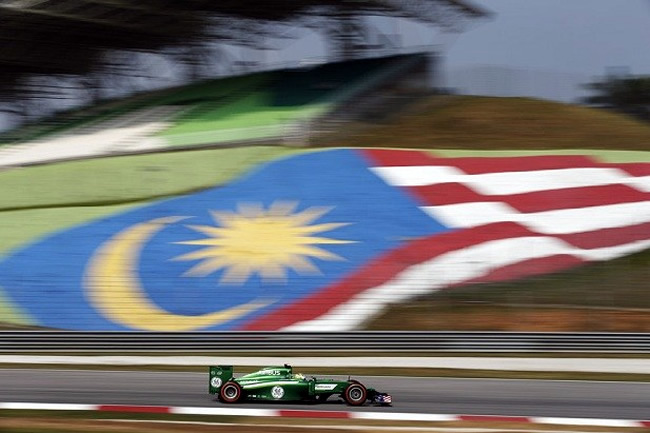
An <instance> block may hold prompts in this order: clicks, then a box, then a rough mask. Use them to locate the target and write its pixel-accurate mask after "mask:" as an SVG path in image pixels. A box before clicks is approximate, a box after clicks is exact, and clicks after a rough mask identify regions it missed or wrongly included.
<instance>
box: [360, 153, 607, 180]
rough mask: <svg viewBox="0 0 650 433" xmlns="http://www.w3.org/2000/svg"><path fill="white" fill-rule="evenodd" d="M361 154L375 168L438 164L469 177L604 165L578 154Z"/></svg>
mask: <svg viewBox="0 0 650 433" xmlns="http://www.w3.org/2000/svg"><path fill="white" fill-rule="evenodd" d="M361 152H362V154H363V155H364V156H365V157H366V158H367V159H369V160H370V162H371V166H379V167H402V166H424V165H438V166H448V167H456V168H458V169H460V170H462V171H464V172H465V173H467V174H487V173H503V172H506V171H536V170H554V169H563V168H576V167H580V168H583V167H602V164H601V163H599V162H597V161H594V160H593V159H592V158H590V157H588V156H574V155H539V156H509V157H508V156H506V157H464V158H440V157H435V156H432V155H430V154H428V153H425V152H422V151H403V150H391V149H363V150H362V151H361Z"/></svg>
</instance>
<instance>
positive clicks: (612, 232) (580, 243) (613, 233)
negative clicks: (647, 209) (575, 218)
mask: <svg viewBox="0 0 650 433" xmlns="http://www.w3.org/2000/svg"><path fill="white" fill-rule="evenodd" d="M555 237H556V238H559V239H562V240H563V241H564V242H567V243H569V244H571V245H573V246H576V247H578V248H582V249H585V250H590V249H595V248H606V247H613V246H616V245H624V244H628V243H630V242H636V241H645V240H648V239H650V223H641V224H635V225H631V226H623V227H614V228H609V229H601V230H595V231H592V232H582V233H570V234H564V235H555Z"/></svg>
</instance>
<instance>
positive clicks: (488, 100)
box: [321, 96, 650, 151]
mask: <svg viewBox="0 0 650 433" xmlns="http://www.w3.org/2000/svg"><path fill="white" fill-rule="evenodd" d="M387 110H389V111H390V107H387ZM321 145H337V146H338V145H341V146H367V147H408V148H430V149H433V148H439V149H471V150H478V149H481V150H492V149H506V150H533V149H534V150H544V149H608V150H642V151H647V150H650V124H646V123H641V122H639V121H637V120H634V119H632V118H628V117H625V116H623V115H620V114H616V113H612V112H609V111H605V110H598V109H593V108H587V107H582V106H578V105H569V104H560V103H557V102H550V101H541V100H537V99H529V98H492V97H474V96H431V97H427V98H423V99H421V100H420V101H418V102H417V103H415V104H413V105H411V106H409V107H407V108H406V109H403V110H401V111H400V112H399V113H397V114H395V115H393V116H391V117H389V118H388V119H386V120H383V121H381V122H378V121H374V122H358V123H356V124H355V125H353V126H352V127H351V128H350V129H348V130H345V131H343V132H341V133H340V134H338V135H336V136H334V137H328V138H327V139H325V140H323V141H322V143H321Z"/></svg>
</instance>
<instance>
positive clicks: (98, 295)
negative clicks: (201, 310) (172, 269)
mask: <svg viewBox="0 0 650 433" xmlns="http://www.w3.org/2000/svg"><path fill="white" fill-rule="evenodd" d="M184 218H185V217H178V216H173V217H165V218H156V219H153V220H150V221H147V222H143V223H139V224H135V225H133V226H131V227H128V228H127V229H125V230H123V231H121V232H119V233H117V234H116V235H115V236H113V237H112V238H111V239H109V240H108V241H106V242H105V243H104V244H102V245H101V246H100V247H99V248H98V249H97V250H96V251H95V254H93V256H92V258H91V259H90V262H89V264H88V266H87V268H86V275H85V278H84V281H85V287H86V289H87V292H86V295H87V297H88V299H89V300H90V302H91V303H92V304H93V305H94V306H95V308H96V309H97V310H98V311H100V312H101V313H102V314H103V315H104V316H105V317H107V318H108V319H110V320H111V321H113V322H116V323H119V324H121V325H125V326H128V327H130V328H135V329H140V330H146V331H191V330H196V329H200V328H205V327H208V326H214V325H217V324H220V323H224V322H227V321H229V320H233V319H236V318H237V317H241V316H243V315H244V314H248V313H250V312H252V311H255V310H258V309H260V308H263V307H266V306H267V305H269V304H271V301H265V300H256V301H251V302H248V303H245V304H241V305H238V306H235V307H231V308H228V309H226V310H221V311H216V312H213V313H207V314H203V315H200V316H183V315H178V314H173V313H170V312H168V311H166V310H163V309H161V308H160V307H158V306H157V305H156V304H154V303H153V302H152V301H151V300H150V299H149V297H148V296H147V295H146V294H145V293H144V291H143V290H142V288H141V285H140V281H139V279H138V277H137V274H136V269H137V264H138V261H139V257H140V251H141V250H142V246H143V245H144V244H145V243H146V241H147V240H149V239H150V238H151V237H152V236H153V235H154V234H156V233H157V232H158V231H160V230H162V229H163V228H164V227H165V226H166V225H167V224H172V223H175V222H177V221H180V220H182V219H184Z"/></svg>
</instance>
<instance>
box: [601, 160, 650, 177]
mask: <svg viewBox="0 0 650 433" xmlns="http://www.w3.org/2000/svg"><path fill="white" fill-rule="evenodd" d="M603 167H609V168H618V169H619V170H623V171H625V172H626V173H628V174H630V175H632V176H650V162H631V163H624V164H607V163H606V164H603Z"/></svg>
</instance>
